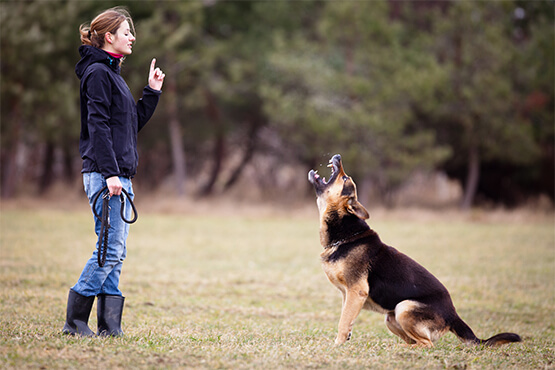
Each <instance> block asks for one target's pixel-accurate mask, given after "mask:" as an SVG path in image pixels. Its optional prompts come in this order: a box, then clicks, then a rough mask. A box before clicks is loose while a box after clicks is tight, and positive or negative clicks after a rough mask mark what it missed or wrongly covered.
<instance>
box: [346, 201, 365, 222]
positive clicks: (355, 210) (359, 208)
mask: <svg viewBox="0 0 555 370" xmlns="http://www.w3.org/2000/svg"><path fill="white" fill-rule="evenodd" d="M347 210H348V211H349V212H350V213H352V214H353V215H355V216H357V217H358V218H360V219H361V220H366V219H367V218H369V217H370V215H369V214H368V211H367V210H366V208H364V206H363V205H362V204H360V202H359V201H358V200H356V199H354V198H351V199H349V203H348V206H347Z"/></svg>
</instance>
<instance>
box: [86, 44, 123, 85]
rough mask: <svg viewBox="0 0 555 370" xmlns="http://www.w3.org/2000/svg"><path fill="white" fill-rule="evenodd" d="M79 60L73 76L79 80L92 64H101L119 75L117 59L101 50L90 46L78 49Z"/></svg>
mask: <svg viewBox="0 0 555 370" xmlns="http://www.w3.org/2000/svg"><path fill="white" fill-rule="evenodd" d="M79 55H81V60H80V61H79V62H77V64H76V65H75V74H76V75H77V77H79V79H81V78H82V77H83V75H84V74H85V71H86V70H87V68H88V67H89V66H90V65H91V64H94V63H103V64H106V65H107V66H108V67H110V68H111V69H112V70H114V72H116V73H118V74H119V73H120V69H121V68H120V66H119V59H116V58H114V57H112V56H110V54H108V53H107V52H105V51H104V50H102V49H98V48H95V47H94V46H90V45H81V46H80V47H79Z"/></svg>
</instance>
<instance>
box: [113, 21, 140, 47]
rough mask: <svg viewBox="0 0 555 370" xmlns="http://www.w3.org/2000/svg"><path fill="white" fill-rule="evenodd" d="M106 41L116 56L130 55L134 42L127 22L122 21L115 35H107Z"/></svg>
mask: <svg viewBox="0 0 555 370" xmlns="http://www.w3.org/2000/svg"><path fill="white" fill-rule="evenodd" d="M108 41H109V42H110V41H111V43H110V44H109V45H110V46H111V49H113V50H111V51H112V52H113V53H116V54H123V55H129V54H131V53H132V50H131V48H132V47H133V41H135V36H133V34H132V33H131V29H130V28H129V22H127V21H123V22H122V23H121V25H120V26H119V28H118V30H117V31H116V34H115V35H108Z"/></svg>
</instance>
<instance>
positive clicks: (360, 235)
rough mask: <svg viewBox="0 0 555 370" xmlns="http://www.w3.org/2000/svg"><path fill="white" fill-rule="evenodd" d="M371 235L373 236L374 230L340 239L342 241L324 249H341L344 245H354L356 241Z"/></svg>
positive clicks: (330, 244)
mask: <svg viewBox="0 0 555 370" xmlns="http://www.w3.org/2000/svg"><path fill="white" fill-rule="evenodd" d="M366 234H368V235H366ZM371 234H373V231H372V230H364V231H359V232H358V233H355V234H353V235H351V236H350V237H348V238H344V239H340V240H338V241H335V242H333V243H329V244H328V245H326V246H325V247H324V249H329V248H335V247H339V246H340V245H342V244H347V243H352V242H354V241H355V240H357V239H360V238H361V237H364V236H369V235H371Z"/></svg>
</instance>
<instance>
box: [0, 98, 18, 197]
mask: <svg viewBox="0 0 555 370" xmlns="http://www.w3.org/2000/svg"><path fill="white" fill-rule="evenodd" d="M19 107H20V105H19V103H17V102H16V103H15V104H14V105H13V110H12V114H11V115H10V116H11V117H10V120H11V122H12V123H13V126H12V128H11V130H10V133H9V145H8V149H7V150H6V151H5V152H4V151H3V153H2V189H1V191H0V195H1V196H2V198H11V197H13V196H14V195H15V189H16V186H17V157H18V153H19V150H20V147H21V131H22V126H23V118H22V117H21V110H20V109H19Z"/></svg>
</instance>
